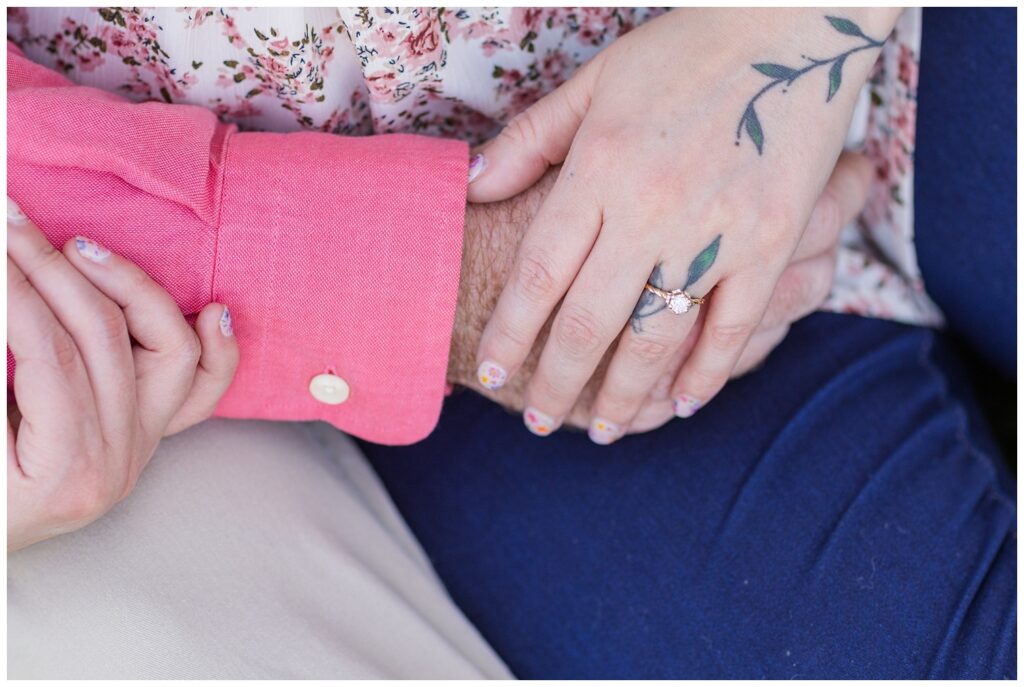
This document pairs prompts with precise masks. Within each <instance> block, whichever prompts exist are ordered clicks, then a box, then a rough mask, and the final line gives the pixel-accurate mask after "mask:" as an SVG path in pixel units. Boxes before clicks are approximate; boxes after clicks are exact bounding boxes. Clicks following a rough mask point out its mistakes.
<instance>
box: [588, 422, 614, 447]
mask: <svg viewBox="0 0 1024 687" xmlns="http://www.w3.org/2000/svg"><path fill="white" fill-rule="evenodd" d="M587 435H588V436H589V437H590V440H591V441H593V442H594V443H595V444H601V445H602V446H606V445H608V444H610V443H612V442H613V441H616V440H617V439H618V438H619V437H621V436H622V428H621V427H619V426H618V425H617V424H615V423H614V422H611V421H610V420H605V419H604V418H601V417H595V418H594V419H593V420H591V421H590V429H589V430H587Z"/></svg>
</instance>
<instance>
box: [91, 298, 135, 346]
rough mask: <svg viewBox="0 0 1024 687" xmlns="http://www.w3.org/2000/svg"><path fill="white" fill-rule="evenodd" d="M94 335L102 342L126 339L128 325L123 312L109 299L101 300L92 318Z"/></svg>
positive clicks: (115, 341) (116, 341)
mask: <svg viewBox="0 0 1024 687" xmlns="http://www.w3.org/2000/svg"><path fill="white" fill-rule="evenodd" d="M92 326H93V329H94V333H95V336H96V337H97V338H98V340H99V341H100V342H102V343H104V344H108V343H118V342H121V341H126V340H127V338H128V326H127V325H126V324H125V320H124V312H123V311H122V310H121V308H119V307H118V306H117V305H115V304H114V303H113V302H111V301H103V302H102V303H101V304H100V305H99V307H98V310H97V312H96V313H95V314H94V316H93V318H92Z"/></svg>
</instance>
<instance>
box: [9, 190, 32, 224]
mask: <svg viewBox="0 0 1024 687" xmlns="http://www.w3.org/2000/svg"><path fill="white" fill-rule="evenodd" d="M25 222H28V215H26V214H25V213H24V212H22V211H21V208H20V207H18V204H17V203H15V202H14V201H13V200H11V198H10V196H8V197H7V223H8V224H25Z"/></svg>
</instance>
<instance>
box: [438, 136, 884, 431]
mask: <svg viewBox="0 0 1024 687" xmlns="http://www.w3.org/2000/svg"><path fill="white" fill-rule="evenodd" d="M559 172H560V170H559V169H558V168H553V169H551V170H549V171H547V172H546V173H545V174H544V175H543V176H542V177H541V178H540V180H539V181H538V182H537V183H536V184H534V185H533V186H531V187H530V188H529V189H527V190H526V191H525V192H523V193H521V194H519V195H517V196H515V197H513V198H511V199H509V200H505V201H501V202H493V203H486V204H470V205H469V206H468V207H467V209H466V224H465V235H464V241H463V246H464V247H463V259H462V275H461V279H460V283H459V300H458V307H457V309H456V313H455V324H454V327H453V336H452V345H451V349H450V354H449V364H448V381H449V382H451V383H453V384H458V385H462V386H466V387H470V388H475V389H476V390H477V391H479V392H480V393H482V394H484V395H485V396H487V397H488V398H491V399H493V400H494V401H496V402H498V403H500V404H502V405H504V406H505V407H506V408H508V409H509V410H511V411H513V412H522V411H523V410H524V408H525V407H526V404H527V398H526V395H527V392H528V389H529V383H530V380H531V378H532V377H533V375H534V374H535V370H536V366H537V363H538V360H539V359H540V356H541V353H542V351H543V350H544V347H545V345H546V343H547V337H548V333H549V331H550V327H551V319H550V318H549V320H548V322H547V323H545V326H544V328H543V330H542V332H541V334H540V335H539V336H538V338H537V339H536V340H535V341H534V342H533V344H532V347H531V349H530V351H529V353H528V355H527V357H526V358H525V359H524V361H523V363H522V364H521V366H520V368H519V372H518V374H517V375H515V376H514V377H512V378H511V379H509V381H508V383H507V384H505V385H504V386H503V387H502V388H500V389H498V390H496V391H491V390H487V389H481V388H480V386H479V385H478V384H477V380H476V369H477V364H478V358H477V351H478V350H479V348H480V342H481V339H482V337H483V333H484V330H485V328H486V327H487V325H488V322H489V321H490V320H491V319H492V316H493V312H494V308H495V306H496V304H497V302H498V300H499V298H500V297H501V293H502V290H503V288H504V286H505V284H507V283H508V281H509V280H510V279H512V278H513V274H514V270H515V269H516V255H517V253H518V251H519V246H520V243H521V241H522V238H523V236H525V234H526V232H527V230H528V228H529V226H530V224H531V221H532V220H533V218H534V216H535V215H536V214H537V212H538V210H539V208H540V207H541V206H542V205H543V203H544V201H545V200H546V199H547V197H548V195H549V194H550V192H551V188H552V186H553V185H554V183H555V180H556V179H557V177H558V174H559ZM873 174H874V171H873V167H872V165H871V163H870V162H869V161H868V160H867V158H865V157H863V156H861V155H858V154H854V153H844V154H843V155H842V156H841V157H840V159H839V161H838V163H837V164H836V166H835V169H834V170H833V172H832V175H831V177H830V178H829V181H828V184H827V185H826V187H825V189H824V190H823V191H822V193H821V195H820V197H819V198H818V201H817V203H816V204H815V206H814V210H813V212H812V213H811V217H810V220H809V221H808V224H807V228H806V231H805V232H804V233H803V236H802V238H801V241H800V244H799V246H798V247H797V249H796V250H795V251H794V253H793V255H792V257H791V258H790V261H789V263H788V264H787V265H786V266H785V268H784V269H783V271H782V275H781V276H780V278H779V280H778V282H777V283H776V284H775V289H774V291H773V292H772V294H771V297H770V300H769V303H768V307H767V309H766V310H765V313H764V316H763V317H762V319H761V321H760V323H759V324H758V326H757V329H756V330H755V331H754V333H753V334H752V335H751V337H750V339H749V341H748V342H747V343H746V346H745V347H744V349H743V351H742V353H741V354H740V357H739V360H738V361H737V364H736V366H735V367H734V368H733V370H732V373H731V376H732V377H738V376H740V375H743V374H746V373H747V372H749V371H751V370H752V369H754V368H756V367H757V366H759V365H760V364H761V363H762V362H763V361H764V359H765V358H766V357H767V356H768V354H769V353H770V352H771V351H772V350H773V349H774V348H775V347H776V346H777V345H778V344H779V343H781V341H782V340H783V339H784V338H785V336H786V333H787V332H788V331H789V327H790V325H791V324H792V323H793V322H795V321H797V320H799V319H801V318H802V317H804V316H806V315H808V314H810V313H811V312H813V311H814V310H815V309H817V308H818V306H820V305H821V303H822V302H823V301H824V300H825V298H826V296H827V295H828V292H829V289H830V288H831V285H832V278H833V276H834V274H835V250H836V247H837V245H838V241H839V234H840V231H841V230H842V228H843V227H844V226H845V225H846V224H848V223H849V222H850V220H851V219H852V218H853V217H855V216H856V215H857V214H858V213H859V212H860V211H861V209H862V208H863V207H864V203H865V202H866V199H867V193H868V189H869V187H870V184H871V180H872V178H873ZM705 312H706V311H704V310H703V309H700V310H699V311H698V312H697V314H696V323H695V326H694V327H693V328H692V329H691V331H690V333H689V334H688V336H687V337H686V338H685V339H684V340H683V342H682V344H681V345H680V346H679V347H678V348H677V349H676V350H675V351H674V353H673V357H672V360H671V361H670V363H669V365H668V368H667V370H666V371H665V372H664V373H663V374H662V376H661V378H660V379H659V380H658V382H657V383H656V384H655V385H654V387H653V388H652V389H651V390H650V392H649V394H648V396H647V398H646V399H644V402H643V404H642V406H641V409H640V411H639V412H638V413H637V415H636V416H634V418H633V421H632V423H631V424H630V426H629V428H628V429H627V431H628V432H644V431H649V430H651V429H654V428H656V427H660V426H661V425H663V424H664V423H665V422H667V421H669V420H670V419H672V418H673V417H675V415H674V413H673V404H672V397H671V394H670V391H671V384H672V382H673V381H674V380H675V376H676V374H677V373H678V371H679V369H680V367H681V366H682V364H683V363H684V361H685V360H686V359H687V357H688V356H689V354H690V352H691V351H692V349H693V347H694V346H695V345H696V343H697V341H698V338H699V334H700V332H701V331H702V325H703V320H704V318H705ZM614 350H615V348H614V347H609V349H608V350H607V351H606V352H605V354H604V357H603V358H602V360H601V362H600V363H599V364H598V366H597V368H596V369H595V371H594V373H593V375H592V376H591V377H590V378H589V379H588V380H587V382H586V384H585V386H584V387H583V391H582V392H581V393H580V395H579V396H578V397H577V399H576V402H575V405H574V406H573V408H572V410H571V411H570V412H569V413H568V414H567V415H566V418H565V424H566V425H569V426H572V427H583V428H585V427H587V426H588V424H589V422H590V418H591V416H592V412H591V408H592V405H593V402H594V399H595V398H596V396H597V393H598V391H599V389H600V388H601V385H602V382H603V380H604V375H605V371H606V369H607V365H608V363H609V361H610V360H611V357H612V355H613V353H614Z"/></svg>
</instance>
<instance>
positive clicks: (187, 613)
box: [8, 420, 510, 678]
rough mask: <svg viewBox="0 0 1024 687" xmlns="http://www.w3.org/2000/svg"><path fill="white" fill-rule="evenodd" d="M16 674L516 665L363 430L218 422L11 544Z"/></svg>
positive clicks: (422, 670) (402, 670)
mask: <svg viewBox="0 0 1024 687" xmlns="http://www.w3.org/2000/svg"><path fill="white" fill-rule="evenodd" d="M8 673H9V677H12V678H39V677H49V678H273V677H282V678H285V677H290V678H355V677H370V678H374V677H387V678H413V677H417V678H440V677H445V678H460V677H461V678H478V677H495V678H501V677H510V676H509V673H508V670H507V669H506V668H505V666H504V664H503V663H502V662H501V660H500V659H499V658H498V657H497V656H496V655H495V654H494V652H493V651H492V650H491V649H490V647H489V646H488V645H487V644H486V643H485V642H484V640H483V639H482V638H481V637H480V635H479V634H478V633H477V632H476V630H475V629H474V628H473V626H472V625H470V623H469V622H468V621H467V620H466V618H465V617H464V616H463V615H462V613H461V612H460V611H459V610H458V608H457V607H456V606H455V605H454V604H453V603H452V601H451V600H450V599H449V597H448V595H447V594H446V592H445V590H444V588H443V587H442V586H441V584H440V582H439V581H438V579H437V578H436V577H435V575H434V573H433V571H432V569H431V567H430V564H429V562H428V561H427V559H426V557H425V555H424V554H423V551H422V550H421V549H420V548H419V546H418V544H417V543H416V541H415V540H414V539H413V537H412V535H411V534H410V533H409V531H408V530H407V528H406V526H405V524H404V523H403V522H402V520H401V517H400V516H399V515H398V513H397V511H396V510H395V508H394V506H393V505H392V503H391V501H390V500H389V498H388V496H387V494H386V493H385V491H384V489H383V488H382V486H381V485H380V483H379V482H378V481H377V478H376V476H375V475H374V474H373V472H372V470H371V469H370V468H369V466H368V465H367V464H366V462H365V461H364V459H363V457H362V456H361V454H360V453H359V450H358V449H357V448H356V446H355V445H354V444H353V442H352V441H351V440H350V439H348V438H347V437H345V436H344V435H343V434H341V433H339V432H337V431H336V430H334V429H333V428H331V427H328V426H326V425H323V424H319V423H317V424H286V423H270V422H240V421H224V420H213V421H208V422H206V423H203V424H202V425H200V426H198V427H195V428H193V429H191V430H189V431H188V432H185V433H182V434H180V435H178V436H175V437H171V438H170V439H167V440H165V441H164V442H163V443H162V444H161V446H160V448H159V450H158V451H157V454H156V456H154V458H153V461H152V462H151V463H150V465H149V467H148V468H147V469H146V472H145V473H144V474H143V476H142V478H141V479H140V481H139V484H138V487H137V488H136V490H135V492H134V493H132V495H131V496H129V498H128V499H126V500H125V501H124V502H122V503H121V504H119V505H118V506H117V508H115V509H114V510H113V511H111V512H110V513H109V514H107V515H106V516H104V517H103V518H101V519H100V520H98V521H97V522H95V523H93V524H92V525H90V526H89V527H86V528H85V529H83V530H80V531H78V532H73V533H71V534H68V535H64V536H62V537H58V538H56V539H52V540H50V541H46V542H43V543H41V544H37V545H35V546H32V547H29V548H28V549H25V550H23V551H19V552H16V553H14V554H12V555H10V556H9V557H8Z"/></svg>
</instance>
